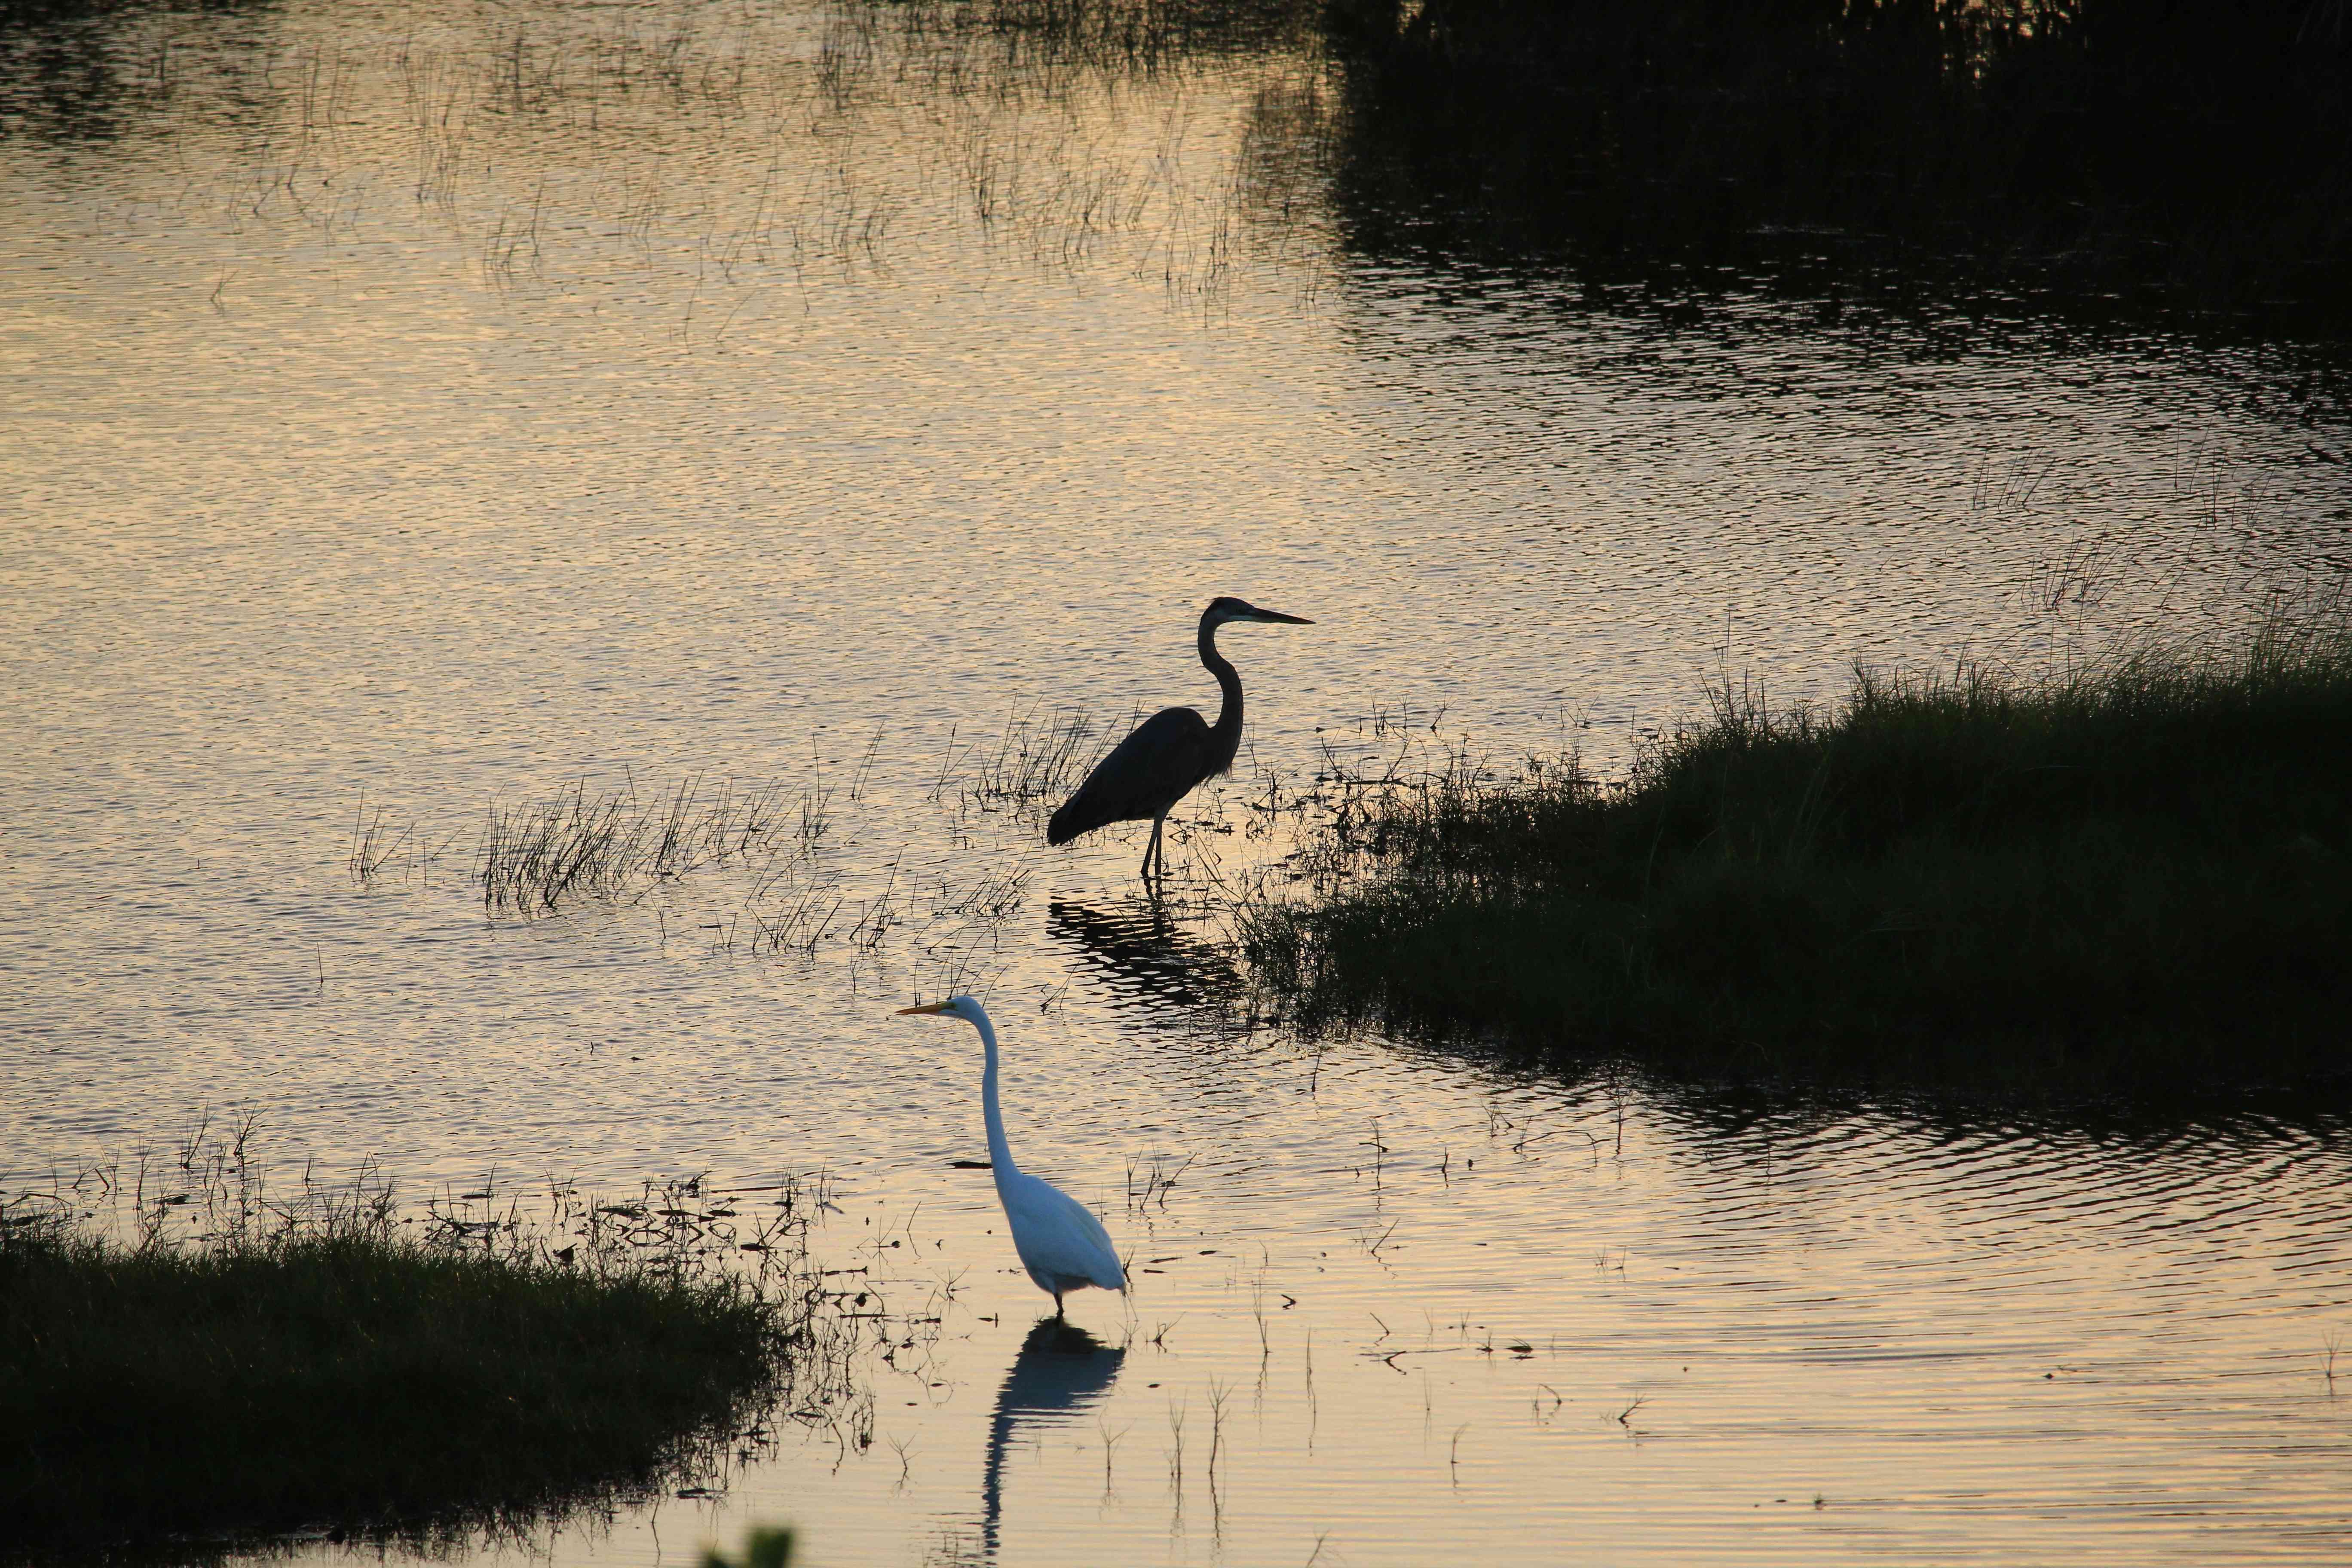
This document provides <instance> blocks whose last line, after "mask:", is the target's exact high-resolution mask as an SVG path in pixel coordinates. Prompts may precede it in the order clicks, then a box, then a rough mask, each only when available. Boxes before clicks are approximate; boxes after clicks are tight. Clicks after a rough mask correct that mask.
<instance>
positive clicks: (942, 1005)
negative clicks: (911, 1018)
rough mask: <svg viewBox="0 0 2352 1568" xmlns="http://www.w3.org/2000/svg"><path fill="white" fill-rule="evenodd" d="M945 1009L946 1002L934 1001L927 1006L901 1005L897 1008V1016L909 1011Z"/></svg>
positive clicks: (920, 1011) (941, 1010) (946, 1006)
mask: <svg viewBox="0 0 2352 1568" xmlns="http://www.w3.org/2000/svg"><path fill="white" fill-rule="evenodd" d="M947 1010H948V1005H947V1004H946V1003H944V1002H934V1003H932V1004H931V1005H929V1006H928V1007H901V1008H899V1009H898V1016H900V1017H902V1018H903V1017H905V1016H907V1015H908V1014H909V1013H944V1012H946V1011H947Z"/></svg>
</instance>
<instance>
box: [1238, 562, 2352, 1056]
mask: <svg viewBox="0 0 2352 1568" xmlns="http://www.w3.org/2000/svg"><path fill="white" fill-rule="evenodd" d="M1708 700H1709V707H1708V711H1707V712H1706V716H1705V717H1704V718H1702V719H1701V720H1699V721H1696V722H1695V723H1692V724H1690V725H1687V726H1685V727H1684V728H1682V729H1679V730H1677V731H1675V732H1674V733H1673V734H1672V735H1670V736H1666V737H1664V738H1663V739H1661V740H1659V741H1658V742H1655V743H1654V744H1652V745H1650V746H1649V747H1647V748H1646V749H1645V750H1644V751H1643V752H1642V753H1641V755H1640V756H1639V758H1638V760H1637V762H1636V764H1635V766H1634V768H1633V773H1632V775H1631V777H1630V778H1629V779H1628V780H1626V781H1625V782H1624V783H1623V784H1618V785H1611V784H1602V783H1601V782H1598V781H1596V780H1594V779H1593V778H1591V776H1590V775H1589V774H1587V773H1585V772H1584V771H1583V770H1582V769H1581V768H1580V767H1579V766H1577V765H1576V763H1575V761H1574V759H1573V758H1572V757H1570V758H1561V759H1555V760H1553V761H1552V762H1550V763H1548V764H1536V765H1531V766H1528V767H1525V768H1522V769H1521V770H1519V771H1518V772H1517V773H1515V774H1513V775H1511V776H1509V777H1506V778H1502V779H1495V778H1493V777H1491V776H1489V775H1488V774H1486V773H1485V772H1484V771H1482V770H1481V769H1480V768H1478V767H1477V766H1476V765H1475V762H1474V761H1473V760H1471V759H1469V758H1467V757H1466V756H1464V755H1461V754H1459V753H1457V754H1455V756H1454V758H1453V759H1452V760H1451V761H1450V762H1449V763H1447V764H1446V765H1444V766H1442V767H1440V768H1437V769H1434V770H1430V771H1426V772H1423V773H1421V774H1419V775H1418V776H1412V777H1403V778H1396V779H1392V780H1390V781H1388V782H1385V783H1381V784H1373V785H1369V786H1366V787H1363V788H1360V789H1358V790H1355V791H1352V792H1350V793H1348V794H1346V795H1343V796H1342V798H1341V799H1340V800H1339V805H1338V808H1337V809H1336V810H1334V812H1333V813H1332V815H1331V816H1330V817H1329V818H1328V819H1327V821H1326V824H1325V826H1324V827H1323V828H1322V830H1321V831H1320V832H1319V834H1318V835H1317V836H1315V837H1314V838H1313V840H1312V842H1310V844H1309V845H1308V846H1307V851H1306V853H1305V854H1304V856H1303V857H1302V859H1301V863H1302V864H1303V865H1305V866H1306V867H1307V868H1308V871H1309V881H1310V885H1311V886H1313V887H1314V888H1316V889H1318V892H1317V894H1316V895H1314V896H1311V897H1309V898H1308V899H1307V900H1304V901H1299V902H1287V903H1286V902H1276V901H1270V900H1269V901H1261V902H1259V903H1257V904H1255V905H1254V906H1252V907H1251V908H1250V909H1248V910H1246V911H1245V912H1244V915H1243V917H1242V919H1241V921H1240V928H1241V937H1242V942H1243V947H1244V952H1245V953H1246V955H1247V956H1248V958H1249V960H1250V961H1251V964H1252V969H1253V973H1254V975H1255V981H1256V983H1257V984H1259V985H1260V986H1261V987H1263V988H1264V990H1265V993H1266V994H1267V995H1268V997H1269V998H1270V999H1271V1000H1273V1001H1275V1002H1276V1003H1277V1004H1278V1005H1281V1006H1283V1007H1285V1008H1286V1009H1287V1010H1288V1011H1289V1012H1290V1014H1291V1015H1292V1016H1294V1017H1296V1018H1297V1020H1298V1021H1300V1022H1302V1023H1304V1024H1305V1025H1307V1026H1309V1027H1310V1028H1318V1027H1331V1026H1346V1025H1349V1024H1353V1023H1358V1022H1365V1021H1371V1020H1379V1021H1382V1022H1385V1023H1387V1024H1389V1025H1391V1026H1401V1027H1404V1028H1408V1029H1415V1030H1423V1031H1431V1032H1437V1033H1444V1034H1453V1035H1463V1034H1471V1033H1478V1032H1488V1033H1493V1034H1497V1035H1500V1036H1502V1037H1507V1038H1508V1039H1509V1040H1511V1041H1513V1042H1516V1043H1517V1044H1518V1045H1521V1046H1525V1047H1538V1048H1543V1049H1548V1050H1552V1051H1557V1052H1563V1053H1569V1054H1576V1055H1609V1054H1612V1053H1623V1052H1633V1053H1639V1054H1642V1055H1645V1056H1648V1057H1651V1058H1655V1059H1659V1060H1662V1061H1665V1062H1669V1063H1672V1064H1675V1065H1677V1066H1682V1067H1692V1068H1699V1069H1702V1070H1707V1071H1714V1072H1726V1073H1735V1074H1749V1073H1760V1074H1765V1075H1776V1074H1798V1075H1812V1074H1830V1075H1835V1076H1857V1077H1862V1078H1881V1077H1885V1078H1895V1079H1901V1078H1910V1077H1927V1078H1950V1079H1970V1080H1976V1081H1980V1082H1989V1083H2006V1084H2018V1085H2035V1084H2047V1085H2057V1084H2062V1083H2063V1084H2070V1085H2077V1086H2096V1087H2121V1088H2161V1087H2164V1086H2177V1085H2182V1084H2189V1083H2196V1082H2204V1081H2210V1080H2236V1081H2260V1080H2265V1079H2267V1080H2273V1081H2276V1080H2283V1079H2302V1078H2307V1077H2310V1076H2312V1075H2337V1074H2341V1073H2342V1072H2343V1070H2344V1068H2345V1067H2346V1065H2347V1062H2346V1046H2347V1034H2352V1031H2347V1024H2346V1022H2345V1020H2346V1018H2347V1006H2352V966H2347V965H2346V964H2345V963H2343V962H2342V954H2343V953H2344V952H2347V950H2348V949H2347V943H2352V874H2347V873H2352V616H2348V615H2347V606H2346V605H2345V603H2344V601H2343V600H2342V599H2341V598H2340V597H2338V598H2334V599H2330V600H2328V601H2326V603H2321V604H2313V603H2302V604H2299V605H2287V604H2274V605H2273V606H2272V607H2271V609H2270V611H2269V612H2268V613H2267V614H2265V615H2264V616H2263V618H2262V619H2261V620H2260V621H2259V623H2258V624H2256V625H2255V626H2252V628H2251V630H2250V631H2248V632H2247V633H2246V634H2245V635H2244V636H2243V637H2241V638H2240V639H2239V640H2238V641H2236V642H2235V643H2232V644H2226V645H2225V644H2220V643H2207V644H2200V645H2195V646H2189V647H2161V646H2153V645H2143V646H2139V647H2132V648H2128V649H2126V650H2125V651H2123V652H2121V653H2119V654H2117V655H2116V656H2115V657H2113V658H2106V659H2104V660H2099V661H2095V662H2091V663H2086V664H2083V665H2080V666H2077V667H2074V668H2068V669H2065V670H2063V671H2061V672H2059V673H2055V674H2053V675H2050V676H2048V677H2046V678H2042V679H2029V678H2026V677H2022V676H2020V675H2017V674H2015V673H2014V672H2010V671H2005V670H2001V669H1999V668H1992V667H1990V666H1982V665H1963V666H1960V667H1959V668H1957V669H1955V670H1953V671H1952V672H1950V673H1948V674H1944V675H1927V674H1903V673H1890V672H1885V671H1873V670H1867V669H1857V670H1856V671H1855V673H1854V676H1853V686H1852V688H1851V690H1850V692H1849V694H1848V696H1847V698H1846V700H1844V701H1843V703H1841V704H1839V705H1836V706H1834V707H1830V708H1813V707H1806V706H1793V707H1776V706H1774V705H1773V704H1771V703H1770V702H1769V701H1768V700H1766V697H1765V695H1764V694H1763V693H1762V692H1761V691H1759V690H1758V689H1755V688H1753V687H1752V686H1748V685H1745V684H1739V685H1735V684H1733V683H1731V682H1728V681H1726V682H1723V683H1720V684H1717V685H1716V686H1715V687H1713V688H1712V689H1710V691H1709V692H1708Z"/></svg>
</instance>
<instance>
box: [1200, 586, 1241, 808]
mask: <svg viewBox="0 0 2352 1568" xmlns="http://www.w3.org/2000/svg"><path fill="white" fill-rule="evenodd" d="M1201 662H1202V664H1204V665H1207V666H1208V667H1209V673H1210V674H1211V675H1213V676H1215V677H1216V678H1217V689H1218V690H1220V691H1222V692H1223V693H1224V696H1225V700H1224V703H1223V706H1222V707H1220V708H1219V709H1218V710H1217V722H1216V727H1215V728H1214V729H1213V730H1211V731H1209V732H1210V734H1212V735H1213V736H1214V737H1215V738H1216V742H1217V752H1218V756H1219V760H1220V763H1221V765H1220V766H1219V768H1218V770H1217V771H1218V772H1220V773H1223V771H1224V769H1225V768H1228V767H1231V766H1232V765H1233V761H1234V752H1236V751H1238V750H1240V749H1241V743H1242V678H1241V677H1240V676H1239V675H1237V674H1235V673H1234V667H1233V666H1232V665H1230V664H1228V663H1226V662H1225V656H1224V655H1223V654H1221V653H1219V652H1218V651H1217V623H1216V622H1214V621H1213V620H1211V619H1209V617H1208V616H1202V617H1201Z"/></svg>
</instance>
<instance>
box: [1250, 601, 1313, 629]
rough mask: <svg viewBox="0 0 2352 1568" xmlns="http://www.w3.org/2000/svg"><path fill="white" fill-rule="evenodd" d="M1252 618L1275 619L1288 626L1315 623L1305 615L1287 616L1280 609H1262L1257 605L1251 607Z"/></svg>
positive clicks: (1258, 619)
mask: <svg viewBox="0 0 2352 1568" xmlns="http://www.w3.org/2000/svg"><path fill="white" fill-rule="evenodd" d="M1250 618H1251V619H1252V620H1255V621H1274V622H1276V623H1278V624H1280V625H1282V626H1313V625H1314V624H1315V623H1314V622H1313V621H1310V620H1308V619H1307V617H1306V616H1286V615H1284V614H1282V613H1281V612H1280V611H1278V610H1261V609H1259V608H1257V607H1256V606H1255V605H1252V606H1251V608H1250Z"/></svg>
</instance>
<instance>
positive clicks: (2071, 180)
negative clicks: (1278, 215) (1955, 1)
mask: <svg viewBox="0 0 2352 1568" xmlns="http://www.w3.org/2000/svg"><path fill="white" fill-rule="evenodd" d="M1330 17H1331V26H1332V30H1333V36H1334V37H1335V40H1336V53H1337V56H1338V58H1339V59H1340V60H1341V61H1343V62H1344V65H1343V68H1342V70H1341V72H1340V80H1341V82H1342V84H1343V85H1342V88H1341V91H1342V94H1343V98H1344V100H1345V109H1344V110H1342V111H1341V112H1339V113H1337V114H1334V115H1332V116H1330V117H1329V120H1330V122H1331V123H1333V124H1334V125H1335V126H1337V127H1338V130H1337V132H1336V133H1335V134H1334V135H1333V137H1332V138H1331V142H1330V145H1329V147H1328V162H1329V164H1330V167H1331V168H1332V170H1333V171H1334V181H1333V184H1334V189H1335V191H1336V192H1337V193H1338V195H1339V201H1340V204H1341V208H1342V210H1343V212H1344V213H1345V214H1346V218H1345V220H1344V221H1345V227H1346V232H1347V234H1348V236H1349V242H1350V243H1351V244H1352V245H1353V246H1354V247H1357V248H1359V249H1361V250H1364V251H1367V252H1371V253H1381V252H1386V251H1391V250H1397V249H1407V250H1414V249H1417V250H1421V251H1423V252H1427V253H1459V252H1461V251H1463V250H1465V249H1468V250H1474V251H1483V252H1486V253H1489V254H1494V255H1500V256H1508V255H1512V254H1523V253H1528V252H1530V251H1532V252H1535V253H1538V254H1544V255H1547V256H1549V257H1551V258H1554V261H1555V264H1556V265H1563V266H1565V267H1567V268H1569V269H1570V270H1572V271H1575V272H1578V273H1580V274H1583V275H1584V276H1586V277H1588V278H1590V279H1593V280H1595V281H1613V282H1638V281H1642V280H1643V279H1647V278H1651V277H1654V276H1657V275H1659V274H1661V273H1663V274H1664V275H1666V276H1668V277H1675V276H1681V277H1685V278H1687V279H1692V280H1694V281H1698V282H1699V287H1700V288H1701V289H1704V282H1703V281H1700V280H1703V279H1705V278H1706V276H1707V275H1708V274H1710V273H1713V272H1717V271H1721V270H1724V269H1730V270H1732V271H1735V272H1740V273H1746V274H1750V275H1758V276H1763V277H1768V278H1769V279H1773V285H1774V287H1775V288H1776V289H1779V290H1780V291H1783V292H1789V293H1793V294H1797V295H1801V296H1807V297H1811V298H1813V299H1815V300H1820V301H1822V303H1823V304H1824V305H1827V306H1832V307H1837V306H1843V305H1844V304H1846V303H1847V302H1849V301H1874V302H1877V303H1879V304H1882V305H1885V306H1888V307H1891V308H1894V309H1896V310H1906V309H1911V308H1916V306H1917V305H1918V304H1920V303H1922V302H1925V301H1927V300H1932V299H1937V298H1941V299H1945V300H1955V301H1966V300H1981V301H1982V304H1981V306H1980V307H1979V309H1980V310H1984V311H1988V312H1990V313H1992V314H1996V315H1998V314H2000V313H2004V312H2005V311H2006V310H2012V309H2014V308H2015V307H2016V306H2018V305H2020V304H2024V305H2026V306H2027V307H2028V308H2029V309H2031V310H2034V311H2036V312H2037V313H2043V312H2046V313H2056V314H2061V315H2064V316H2067V317H2071V318H2073V319H2075V320H2078V321H2084V322H2086V323H2091V324H2098V323H2105V322H2112V321H2119V320H2120V321H2130V320H2140V321H2150V320H2161V319H2169V320H2173V321H2178V322H2179V323H2181V324H2184V325H2190V326H2193V327H2195V328H2197V329H2198V330H2201V331H2218V332H2221V333H2224V334H2228V335H2232V336H2235V337H2238V338H2241V339H2244V340H2254V339H2262V338H2270V337H2275V336H2279V335H2282V334H2284V335H2289V336H2308V335H2314V334H2316V335H2319V336H2322V337H2326V338H2340V337H2341V335H2342V331H2343V327H2344V325H2345V322H2346V321H2347V317H2346V305H2347V295H2346V293H2345V287H2344V282H2343V279H2345V278H2346V277H2347V276H2352V267H2347V260H2352V256H2347V250H2346V245H2347V233H2352V229H2347V215H2346V212H2345V210H2344V207H2343V199H2342V195H2341V193H2342V190H2343V188H2344V175H2345V173H2346V165H2345V159H2346V157H2347V153H2346V152H2345V148H2346V146H2347V142H2346V131H2347V124H2352V119H2347V117H2352V94H2348V93H2347V83H2352V36H2347V33H2346V30H2345V27H2344V24H2343V18H2342V17H2341V16H2340V15H2337V14H2336V8H2334V7H2332V6H2329V5H2269V6H2258V7H2252V8H2248V7H2244V6H2238V5H2196V4H2191V5H2176V4H2146V3H2141V0H2057V3H2046V0H2023V3H2004V4H1995V5H1941V4H1934V3H1925V4H1914V3H1910V0H1884V3H1872V4H1865V5H1843V4H1834V5H1809V4H1791V5H1769V6H1743V5H1716V4H1712V3H1710V0H1689V3H1686V4H1675V5H1614V4H1605V3H1604V4H1589V5H1549V4H1542V3H1522V0H1433V3H1431V4H1426V5H1423V4H1419V3H1418V0H1415V3H1412V4H1405V5H1382V4H1364V5H1339V6H1337V7H1335V8H1334V9H1333V11H1332V12H1331V13H1330ZM1687 286H1688V285H1687V284H1686V285H1685V287H1687ZM1964 308H1965V307H1964Z"/></svg>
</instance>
